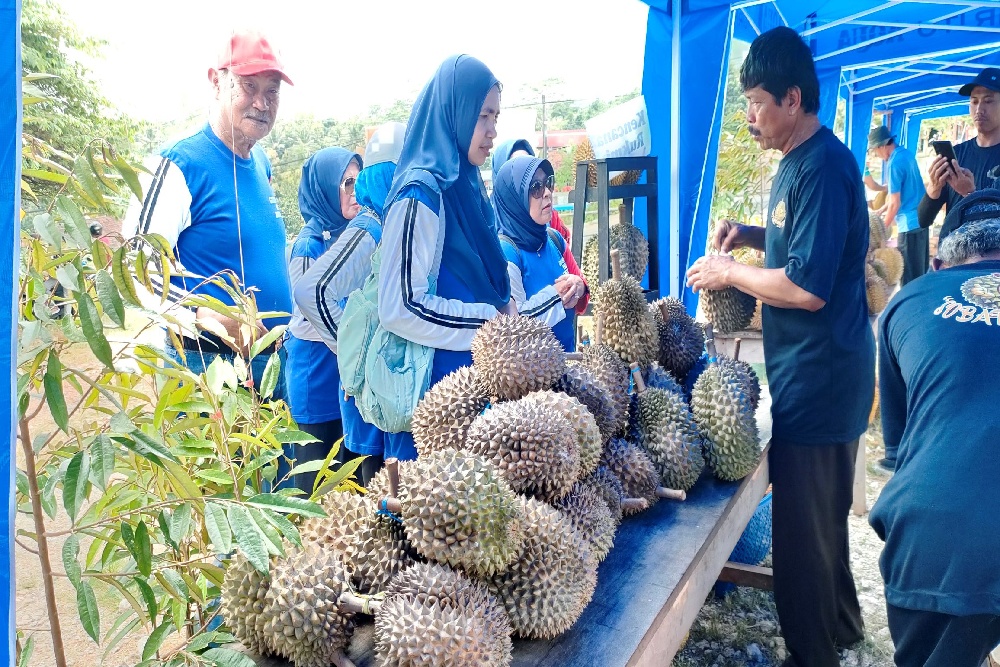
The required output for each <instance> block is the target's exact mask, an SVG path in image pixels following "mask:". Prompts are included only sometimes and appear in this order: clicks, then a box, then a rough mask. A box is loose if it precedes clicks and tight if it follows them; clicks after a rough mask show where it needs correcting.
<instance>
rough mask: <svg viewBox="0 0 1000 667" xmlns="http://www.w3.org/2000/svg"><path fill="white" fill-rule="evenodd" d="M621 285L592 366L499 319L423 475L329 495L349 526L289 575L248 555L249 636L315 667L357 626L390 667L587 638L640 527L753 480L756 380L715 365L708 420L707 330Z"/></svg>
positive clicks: (477, 342)
mask: <svg viewBox="0 0 1000 667" xmlns="http://www.w3.org/2000/svg"><path fill="white" fill-rule="evenodd" d="M606 285H610V286H611V287H610V291H607V292H605V293H603V294H602V302H603V304H604V307H605V311H603V312H601V313H600V314H599V319H598V330H597V336H596V340H595V342H594V344H593V345H590V346H588V348H587V349H586V350H585V352H584V353H583V355H582V360H581V361H567V360H566V355H565V353H564V351H563V349H562V348H561V346H560V345H559V344H558V342H557V341H556V339H555V336H554V335H553V333H552V330H551V329H550V328H548V327H547V326H545V325H543V324H540V323H539V322H538V321H537V320H533V319H531V318H526V317H520V316H515V317H511V316H505V315H501V316H498V317H497V318H495V319H494V320H491V321H490V322H489V323H487V324H486V325H484V326H483V327H482V328H481V329H480V330H479V331H478V332H477V334H476V337H475V339H474V341H473V346H472V358H473V364H472V366H470V367H465V368H460V369H458V370H456V371H455V372H453V373H452V374H450V375H448V376H446V377H445V378H444V379H442V380H441V381H440V382H439V383H437V384H436V385H434V386H433V387H431V388H430V389H429V390H428V391H427V392H426V394H425V395H424V397H423V398H422V399H421V401H420V403H419V404H418V406H417V409H416V411H415V413H414V417H413V425H414V431H413V434H414V441H415V444H416V447H417V451H418V454H419V456H418V458H417V459H416V460H415V461H408V462H399V463H398V464H397V462H393V461H390V462H387V467H386V469H384V470H383V471H381V472H380V473H378V474H377V475H376V476H375V477H374V478H373V479H372V481H371V482H370V483H369V488H368V494H367V495H365V496H359V495H353V494H349V493H340V492H332V493H330V494H328V495H327V496H325V497H324V499H323V507H324V509H325V510H326V512H327V514H328V515H329V516H328V517H325V518H320V519H308V520H307V521H305V522H304V523H303V524H302V525H301V526H300V535H301V538H302V543H303V546H302V547H300V548H296V547H292V546H291V545H288V548H287V556H285V557H281V558H279V557H278V556H275V557H274V558H273V559H272V563H271V567H270V573H269V574H262V573H260V572H258V571H257V570H256V569H254V568H253V567H252V566H251V565H250V564H249V563H248V562H247V561H246V560H245V559H243V558H242V556H239V555H237V556H236V558H235V559H234V560H233V561H232V563H231V564H230V566H229V568H228V569H227V572H226V576H225V581H224V584H223V601H222V613H223V616H224V618H225V619H226V621H227V623H228V625H229V627H230V629H231V630H232V632H233V634H234V635H235V636H236V637H237V638H238V639H239V640H240V641H242V642H243V643H244V645H246V646H247V647H248V648H250V649H251V650H253V651H255V652H257V653H260V654H263V655H277V656H282V657H284V658H286V659H288V660H291V661H292V662H293V663H294V664H295V665H298V666H299V667H320V666H325V665H329V664H335V665H338V666H340V667H345V666H348V665H351V662H350V660H349V659H348V658H347V657H346V654H345V652H346V648H347V646H348V645H349V642H350V639H351V635H352V632H353V629H354V627H355V626H356V625H357V624H359V623H367V622H374V638H375V650H376V652H377V654H378V658H379V664H381V665H400V666H402V665H407V666H410V665H413V666H423V665H426V666H427V667H430V666H432V665H434V666H442V665H443V666H449V665H454V666H456V667H457V666H459V665H477V666H478V665H484V666H494V665H509V664H510V663H511V660H512V657H511V636H512V635H513V636H518V637H525V638H552V637H555V636H557V635H559V634H560V633H563V632H565V631H566V630H568V629H569V628H570V627H572V626H573V624H574V623H575V622H576V621H577V619H578V618H579V617H580V614H581V613H582V612H583V610H584V608H585V607H586V606H587V604H588V603H589V602H590V600H591V597H592V596H593V594H594V590H595V587H596V585H597V564H598V562H599V561H601V560H602V559H604V558H605V557H606V556H607V554H608V553H609V551H610V550H611V549H612V548H613V545H614V537H615V531H616V530H617V527H618V525H619V523H620V522H621V521H622V518H623V517H625V516H629V515H631V514H635V513H637V512H641V511H642V510H644V509H646V508H648V507H649V506H651V505H652V504H654V503H656V502H658V500H660V499H661V498H669V499H677V500H683V499H684V497H685V492H686V491H688V490H690V489H691V488H692V487H693V486H694V485H695V483H696V482H697V481H698V479H699V477H700V476H701V474H702V471H703V469H704V468H705V467H706V465H707V467H709V468H711V470H712V471H713V472H714V473H715V474H716V475H717V476H719V477H720V478H722V479H738V478H739V477H741V476H742V475H745V474H747V472H749V471H750V470H752V469H753V467H754V466H755V465H756V462H757V458H758V457H759V450H758V449H757V442H756V423H755V421H754V417H753V406H754V405H755V401H756V400H757V396H756V395H755V394H754V389H755V387H756V389H757V391H758V393H759V386H757V385H756V378H755V377H753V376H752V371H749V373H748V372H747V369H748V368H749V367H744V366H740V365H739V363H738V362H732V361H731V360H724V359H720V360H717V361H714V362H713V363H711V364H710V365H708V367H707V368H706V369H705V370H704V371H703V372H702V373H701V376H700V377H699V378H698V380H697V382H696V383H695V390H694V397H693V399H692V401H691V402H690V403H689V402H688V400H687V399H686V397H685V395H684V390H683V388H682V385H681V382H682V381H683V380H684V379H686V376H688V375H690V374H691V373H693V372H695V371H694V370H693V369H697V368H698V364H697V363H696V362H697V359H698V357H700V356H701V352H702V348H703V345H704V338H703V334H702V332H701V330H700V329H699V328H698V326H697V325H696V324H695V323H694V322H693V320H691V319H690V317H689V316H688V315H687V313H686V312H684V309H683V306H681V305H680V303H679V302H677V301H675V300H670V299H665V300H662V301H661V302H658V303H657V304H654V305H653V306H654V307H653V308H652V309H650V308H647V306H646V304H645V302H644V301H642V302H641V303H639V302H638V301H637V300H636V295H635V294H634V291H635V288H636V287H637V285H636V284H635V283H634V280H632V279H631V278H628V277H626V278H621V276H620V275H619V276H618V277H617V278H616V279H614V280H612V281H609V282H608V283H607V284H606ZM602 287H603V286H602ZM656 313H658V317H659V319H656V315H655V314H656ZM609 316H611V317H609ZM639 319H642V320H643V321H646V322H648V325H649V326H648V331H647V332H646V333H641V332H642V327H641V326H639V324H638V320H639ZM626 332H631V334H630V335H631V338H628V337H627V336H626ZM606 339H607V340H606ZM665 347H668V348H669V349H665ZM626 354H636V355H638V356H637V357H634V358H631V359H628V357H625V356H623V355H626ZM626 359H628V363H626ZM661 362H663V364H664V365H663V366H661ZM629 364H632V368H630V366H629Z"/></svg>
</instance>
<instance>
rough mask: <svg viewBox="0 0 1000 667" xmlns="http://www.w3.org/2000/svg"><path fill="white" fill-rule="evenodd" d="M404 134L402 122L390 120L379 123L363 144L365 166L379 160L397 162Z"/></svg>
mask: <svg viewBox="0 0 1000 667" xmlns="http://www.w3.org/2000/svg"><path fill="white" fill-rule="evenodd" d="M405 135H406V125H405V124H404V123H395V122H390V123H385V124H384V125H379V127H378V129H377V130H375V134H373V135H372V138H371V139H369V140H368V145H367V146H365V166H366V167H370V166H372V165H373V164H379V163H380V162H398V161H399V154H400V153H402V152H403V137H404V136H405Z"/></svg>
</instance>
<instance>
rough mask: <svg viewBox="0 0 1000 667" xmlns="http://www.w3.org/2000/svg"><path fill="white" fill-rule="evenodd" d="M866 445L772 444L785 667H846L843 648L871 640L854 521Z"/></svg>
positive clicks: (777, 600)
mask: <svg viewBox="0 0 1000 667" xmlns="http://www.w3.org/2000/svg"><path fill="white" fill-rule="evenodd" d="M857 453H858V441H857V440H854V441H853V442H847V443H843V444H837V445H823V446H815V445H796V444H791V443H785V442H775V441H772V442H771V449H770V452H769V454H768V464H769V465H770V470H771V484H772V487H773V488H772V496H771V515H772V533H773V541H772V559H773V564H774V602H775V606H776V607H777V610H778V620H779V621H780V623H781V633H782V635H783V636H784V638H785V646H786V648H787V649H788V656H789V657H788V659H787V660H786V661H785V663H784V664H785V667H839V665H840V657H839V655H838V653H837V648H838V647H844V646H849V645H851V644H854V643H855V642H857V641H859V640H861V639H863V638H864V623H863V621H862V619H861V607H860V605H859V604H858V593H857V590H856V589H855V587H854V576H853V575H852V574H851V561H850V554H849V552H848V549H849V544H848V535H847V514H848V512H849V511H850V508H851V498H852V493H851V491H852V488H853V484H854V461H855V458H856V457H857Z"/></svg>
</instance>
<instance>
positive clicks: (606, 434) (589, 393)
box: [552, 361, 627, 440]
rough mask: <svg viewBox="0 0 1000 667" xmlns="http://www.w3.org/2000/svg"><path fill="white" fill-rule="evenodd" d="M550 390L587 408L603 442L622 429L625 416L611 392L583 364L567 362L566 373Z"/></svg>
mask: <svg viewBox="0 0 1000 667" xmlns="http://www.w3.org/2000/svg"><path fill="white" fill-rule="evenodd" d="M552 388H553V389H554V390H555V391H560V392H562V393H564V394H569V395H570V396H572V397H574V398H576V399H578V400H579V401H580V402H581V403H583V404H584V405H585V406H587V409H588V410H589V411H590V414H592V415H593V416H594V419H595V420H596V421H597V428H599V429H600V431H601V435H602V436H603V438H604V439H605V440H607V439H609V438H611V437H612V436H613V435H614V434H615V433H617V432H618V431H619V430H620V429H621V428H622V425H623V424H624V422H625V418H626V417H627V415H625V414H622V412H621V410H620V409H619V407H618V406H619V404H618V403H617V402H616V401H615V399H614V397H613V395H612V393H611V391H610V390H609V389H608V388H607V387H606V386H605V385H604V383H603V382H601V380H600V379H599V378H598V377H597V374H595V373H594V371H592V370H590V369H589V368H588V367H586V366H584V365H583V364H581V363H579V362H576V361H570V362H567V364H566V372H565V373H563V376H562V377H561V378H559V380H558V381H557V382H556V384H555V386H554V387H552Z"/></svg>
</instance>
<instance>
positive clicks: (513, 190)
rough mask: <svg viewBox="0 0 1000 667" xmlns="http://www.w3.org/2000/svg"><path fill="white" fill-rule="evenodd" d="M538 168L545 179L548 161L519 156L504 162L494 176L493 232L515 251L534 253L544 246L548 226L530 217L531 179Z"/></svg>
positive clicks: (549, 172) (549, 167) (548, 172)
mask: <svg viewBox="0 0 1000 667" xmlns="http://www.w3.org/2000/svg"><path fill="white" fill-rule="evenodd" d="M539 167H541V168H542V170H543V171H544V172H545V174H546V175H547V176H549V175H552V174H553V173H555V172H553V170H552V165H551V164H549V161H548V160H540V159H538V158H534V157H528V156H527V155H523V156H521V157H516V158H514V159H513V160H510V161H508V162H507V163H506V164H504V165H503V166H502V167H500V171H499V173H498V174H497V180H496V182H495V183H494V184H493V206H494V207H495V208H496V213H497V230H498V231H499V233H500V234H503V235H504V236H506V237H508V238H509V239H510V240H511V241H513V242H514V245H516V246H517V247H518V248H521V249H522V250H530V251H531V252H537V251H538V250H539V249H541V247H542V246H543V245H544V244H545V240H546V238H547V231H546V230H547V229H548V227H549V226H548V225H547V224H546V225H540V224H538V223H537V222H535V221H534V220H533V219H532V218H531V195H530V194H529V193H528V190H529V188H530V187H531V180H532V176H534V175H535V171H537V170H538V168H539Z"/></svg>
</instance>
